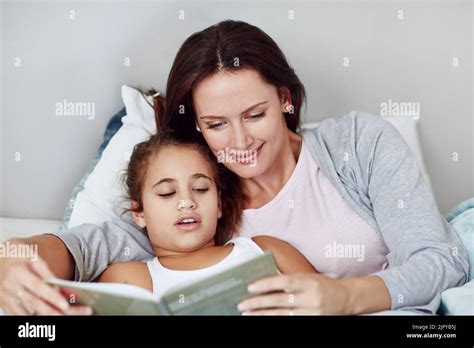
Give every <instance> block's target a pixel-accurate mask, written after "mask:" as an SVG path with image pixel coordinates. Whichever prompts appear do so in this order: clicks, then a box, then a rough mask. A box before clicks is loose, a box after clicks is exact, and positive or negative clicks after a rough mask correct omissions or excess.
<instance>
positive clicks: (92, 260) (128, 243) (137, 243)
mask: <svg viewBox="0 0 474 348" xmlns="http://www.w3.org/2000/svg"><path fill="white" fill-rule="evenodd" d="M54 234H55V235H56V236H57V237H59V238H60V239H61V240H62V241H63V243H64V244H65V245H66V247H67V248H68V249H69V252H70V253H71V255H72V257H73V258H74V261H75V266H76V267H75V270H74V280H78V281H92V280H94V279H96V278H97V277H98V276H99V275H100V274H101V273H102V272H103V271H104V270H105V269H106V268H107V266H108V265H110V264H114V263H119V262H128V261H134V260H145V259H149V258H152V257H153V256H154V252H153V248H152V247H151V244H150V241H149V240H148V238H147V237H146V235H145V233H143V231H142V230H140V228H138V226H137V225H135V224H134V223H129V222H126V221H123V220H117V221H109V222H104V223H102V224H100V225H94V224H82V225H79V226H76V227H73V228H71V229H64V230H61V231H59V232H56V233H54Z"/></svg>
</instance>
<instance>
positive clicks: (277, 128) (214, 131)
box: [193, 69, 288, 178]
mask: <svg viewBox="0 0 474 348" xmlns="http://www.w3.org/2000/svg"><path fill="white" fill-rule="evenodd" d="M193 103H194V108H195V113H196V118H197V120H196V123H197V125H198V126H199V128H200V129H201V131H202V134H203V136H204V138H205V140H206V142H207V144H208V146H209V147H210V149H211V150H212V152H213V153H214V154H215V155H216V157H217V159H218V161H220V162H222V163H223V164H224V165H225V166H226V167H227V168H229V169H230V170H231V171H233V172H234V173H236V174H237V175H239V176H240V177H241V178H252V177H256V176H259V175H262V174H263V173H265V172H266V171H267V170H268V168H269V167H270V166H271V165H272V164H273V163H274V162H275V160H276V158H277V156H278V154H279V152H280V150H281V148H282V144H283V141H284V139H285V137H288V128H287V126H286V122H285V120H284V117H283V112H284V108H285V106H286V104H285V103H283V102H282V100H281V98H280V96H279V93H278V91H277V89H276V88H275V87H274V86H273V85H270V84H268V83H266V82H265V81H264V80H263V79H262V78H261V77H260V74H259V73H258V72H257V71H255V70H252V69H243V70H239V71H237V72H220V73H216V74H214V75H212V76H209V77H208V78H206V79H204V80H203V81H201V82H200V83H199V84H198V85H197V87H196V88H195V89H194V91H193Z"/></svg>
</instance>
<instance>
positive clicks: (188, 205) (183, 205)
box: [176, 198, 196, 210]
mask: <svg viewBox="0 0 474 348" xmlns="http://www.w3.org/2000/svg"><path fill="white" fill-rule="evenodd" d="M176 208H177V209H178V210H183V209H194V208H196V203H195V202H194V201H193V200H192V199H190V198H186V199H180V200H179V201H178V205H177V206H176Z"/></svg>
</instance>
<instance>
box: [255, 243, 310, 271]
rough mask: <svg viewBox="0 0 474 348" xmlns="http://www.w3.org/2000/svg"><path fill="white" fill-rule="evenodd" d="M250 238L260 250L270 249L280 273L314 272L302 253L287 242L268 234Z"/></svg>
mask: <svg viewBox="0 0 474 348" xmlns="http://www.w3.org/2000/svg"><path fill="white" fill-rule="evenodd" d="M252 240H253V241H254V242H255V243H256V244H258V246H259V247H260V248H261V249H262V250H270V251H272V253H273V257H274V258H275V262H276V264H277V267H278V269H279V270H280V272H281V273H283V274H291V273H315V272H316V270H315V269H314V268H313V266H312V265H311V264H310V263H309V262H308V260H306V258H305V257H304V256H303V254H301V253H300V252H299V251H298V250H297V249H295V248H294V247H292V246H291V245H290V244H288V243H287V242H285V241H282V240H280V239H277V238H274V237H270V236H257V237H253V238H252Z"/></svg>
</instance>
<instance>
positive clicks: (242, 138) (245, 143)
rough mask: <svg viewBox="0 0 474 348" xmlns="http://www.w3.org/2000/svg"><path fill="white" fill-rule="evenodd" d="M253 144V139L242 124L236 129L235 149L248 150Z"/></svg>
mask: <svg viewBox="0 0 474 348" xmlns="http://www.w3.org/2000/svg"><path fill="white" fill-rule="evenodd" d="M252 142H253V137H252V136H251V135H250V133H249V132H248V130H247V128H246V127H245V125H244V124H242V123H241V124H240V125H239V126H238V127H237V128H235V129H234V144H233V147H234V148H235V149H239V150H246V149H248V148H249V146H250V145H251V144H252Z"/></svg>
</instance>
